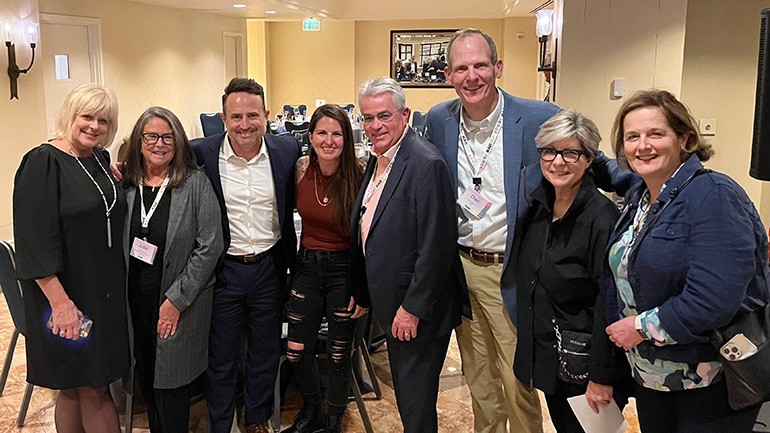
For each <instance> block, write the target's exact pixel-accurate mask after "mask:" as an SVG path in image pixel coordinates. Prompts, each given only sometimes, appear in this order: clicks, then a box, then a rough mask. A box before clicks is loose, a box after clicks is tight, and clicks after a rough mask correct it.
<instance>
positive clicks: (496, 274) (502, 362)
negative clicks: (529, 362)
mask: <svg viewBox="0 0 770 433" xmlns="http://www.w3.org/2000/svg"><path fill="white" fill-rule="evenodd" d="M460 257H461V259H462V264H463V269H464V270H465V278H466V279H467V281H468V291H469V292H470V293H469V294H470V298H471V309H472V311H473V320H468V319H467V318H465V317H463V322H462V324H461V325H460V326H459V327H458V328H457V329H456V330H455V331H456V333H457V344H458V346H459V348H460V356H461V357H462V363H463V373H464V374H465V379H466V381H467V382H468V387H469V388H470V390H471V399H472V401H473V418H474V432H475V433H506V432H507V431H508V430H507V428H506V421H509V422H510V427H511V429H510V431H511V432H512V433H519V432H523V433H542V432H543V419H542V413H541V411H540V400H539V398H538V396H537V392H536V391H535V389H534V388H528V387H526V386H525V385H524V384H522V383H521V382H519V381H518V380H517V379H516V377H515V376H514V374H513V355H514V353H515V352H516V327H514V326H513V324H512V323H511V319H510V317H509V316H508V312H507V311H506V310H505V305H503V298H502V294H501V293H500V275H501V273H502V271H503V265H502V264H486V263H480V262H477V261H475V260H471V258H470V257H469V256H468V255H467V254H465V253H460Z"/></svg>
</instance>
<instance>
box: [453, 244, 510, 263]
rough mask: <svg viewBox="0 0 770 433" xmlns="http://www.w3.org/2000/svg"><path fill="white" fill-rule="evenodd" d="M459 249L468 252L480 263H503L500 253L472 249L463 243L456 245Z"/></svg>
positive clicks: (503, 258)
mask: <svg viewBox="0 0 770 433" xmlns="http://www.w3.org/2000/svg"><path fill="white" fill-rule="evenodd" d="M457 246H458V247H459V248H460V251H462V252H464V253H465V254H468V255H469V256H470V258H471V259H472V260H476V261H477V262H482V263H503V260H505V256H504V254H502V253H487V252H485V251H479V250H474V249H473V248H471V247H466V246H465V245H457Z"/></svg>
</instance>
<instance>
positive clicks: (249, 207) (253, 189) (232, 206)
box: [219, 134, 281, 256]
mask: <svg viewBox="0 0 770 433" xmlns="http://www.w3.org/2000/svg"><path fill="white" fill-rule="evenodd" d="M219 173H220V179H221V181H222V192H223V193H224V198H225V207H226V208H227V221H228V224H229V225H230V235H231V240H230V247H229V248H228V250H227V253H228V254H232V255H239V256H240V255H247V254H259V253H261V252H264V251H267V250H268V249H270V248H271V247H272V246H273V245H275V243H276V242H278V240H279V239H280V238H281V230H280V227H279V224H278V209H277V206H276V199H275V185H273V174H272V170H271V168H270V155H269V153H268V151H267V145H266V144H265V139H264V137H263V138H262V145H261V146H260V150H259V153H257V154H256V155H255V156H254V157H253V158H251V159H249V160H246V159H245V158H242V157H240V156H238V155H236V154H235V152H233V149H232V145H231V144H230V138H229V137H228V136H227V134H225V138H224V140H223V141H222V147H221V150H220V152H219Z"/></svg>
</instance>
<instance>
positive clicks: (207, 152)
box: [192, 78, 299, 433]
mask: <svg viewBox="0 0 770 433" xmlns="http://www.w3.org/2000/svg"><path fill="white" fill-rule="evenodd" d="M268 115H269V111H267V110H266V108H265V93H264V90H263V88H262V86H261V85H259V84H257V82H256V81H254V80H252V79H248V78H233V80H232V81H230V84H228V85H227V87H226V88H225V94H224V95H223V96H222V120H223V121H224V123H225V127H226V129H227V130H226V132H225V133H223V134H216V135H213V136H210V137H206V138H202V139H199V140H195V141H194V142H193V143H192V144H193V150H194V151H195V156H196V157H197V159H198V164H200V165H202V166H203V167H204V168H205V169H206V172H207V173H208V175H209V178H210V179H211V184H212V185H213V186H214V193H215V194H216V196H217V199H218V200H219V206H220V209H221V213H222V229H223V233H224V240H225V248H224V251H223V252H222V256H223V260H222V261H221V262H220V264H219V265H218V267H217V282H216V285H215V287H214V301H213V308H212V316H211V333H210V335H209V367H208V372H207V376H208V383H207V385H206V404H207V408H208V413H209V430H210V431H211V432H212V433H225V432H230V429H231V428H232V424H233V414H234V409H235V395H236V393H237V391H238V390H237V389H236V386H237V380H236V373H237V371H238V364H239V361H240V354H241V350H240V341H241V335H242V333H243V330H244V329H245V331H246V345H247V349H246V369H245V370H246V377H244V388H245V389H244V390H243V400H244V406H245V407H244V421H245V424H246V432H247V433H268V432H269V428H268V425H267V420H268V419H269V418H270V415H271V411H272V401H273V400H272V393H273V385H274V383H275V377H276V375H277V374H278V361H279V359H280V356H281V346H280V341H281V321H282V314H283V303H284V298H285V290H284V287H285V280H286V270H287V268H290V267H291V264H292V263H293V262H294V258H295V253H296V248H297V239H296V234H295V231H294V214H293V209H294V164H295V163H296V161H297V158H299V145H298V144H297V141H296V140H295V139H294V138H293V137H291V136H286V137H279V136H273V135H265V131H266V129H267V119H268Z"/></svg>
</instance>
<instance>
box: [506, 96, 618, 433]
mask: <svg viewBox="0 0 770 433" xmlns="http://www.w3.org/2000/svg"><path fill="white" fill-rule="evenodd" d="M600 141H601V136H600V135H599V129H598V128H597V127H596V124H595V123H594V122H593V121H592V120H591V119H589V118H588V117H586V116H584V115H583V114H581V113H580V112H578V111H577V110H574V109H569V110H564V111H560V112H558V113H556V114H555V115H554V116H553V117H551V118H550V119H548V120H547V121H546V122H545V123H543V124H542V125H541V126H540V131H539V132H538V134H537V136H535V144H536V146H537V150H538V152H539V153H540V164H539V167H527V169H528V170H529V169H534V170H540V171H542V173H543V180H542V181H541V183H540V185H539V186H538V188H537V189H536V190H535V191H534V192H533V194H532V197H531V198H530V207H529V209H528V210H527V212H526V213H525V214H524V216H523V218H522V219H521V220H519V222H518V225H517V229H516V238H515V240H514V243H513V247H512V249H511V251H512V253H511V257H512V260H513V263H515V267H516V278H517V286H518V290H517V296H518V304H517V305H518V330H519V334H518V343H517V344H516V356H515V359H516V362H515V363H514V365H513V370H514V373H515V374H516V378H517V379H519V380H520V381H521V382H522V383H524V384H526V385H527V386H534V387H535V388H537V389H539V390H541V391H543V393H544V394H545V399H546V403H547V404H548V410H549V412H550V413H551V420H552V421H553V424H554V426H555V427H556V430H557V431H558V432H559V433H568V432H574V433H582V432H583V428H582V427H581V426H580V423H579V422H578V420H577V418H576V417H575V415H574V414H573V412H572V410H571V409H570V407H569V404H568V403H567V398H568V397H572V396H576V395H581V394H585V395H586V398H587V400H588V403H589V405H590V406H591V407H592V408H593V410H594V411H596V412H598V411H599V407H600V406H603V405H606V404H609V403H610V402H612V401H613V399H614V400H615V401H616V402H617V403H618V404H619V406H620V407H621V409H622V408H623V407H624V406H625V404H626V402H627V397H628V394H629V392H630V388H631V383H630V374H629V368H628V363H627V362H626V360H625V359H624V356H623V351H621V350H619V349H617V348H616V347H614V346H613V345H612V343H611V342H610V341H609V339H607V334H605V333H604V328H605V327H606V326H607V324H606V321H605V320H604V309H603V308H602V305H603V304H602V300H601V299H602V298H601V297H600V296H599V293H600V290H599V287H600V286H599V281H600V277H601V271H602V258H603V257H604V251H605V249H606V247H607V239H608V238H609V235H610V232H611V231H612V226H613V225H614V224H615V220H616V219H617V217H618V209H617V207H616V206H615V204H614V203H612V201H610V200H609V199H608V198H607V197H605V196H604V195H602V194H601V193H600V192H599V191H598V190H597V189H596V184H595V183H594V180H593V174H592V172H591V168H590V167H591V163H592V162H593V160H594V158H595V157H596V154H597V152H598V150H599V142H600ZM578 339H579V341H581V342H583V343H584V344H585V348H584V350H582V352H581V353H582V355H577V356H572V355H571V353H570V349H572V352H574V351H575V350H577V349H576V348H569V347H567V345H568V343H569V341H570V340H578Z"/></svg>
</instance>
